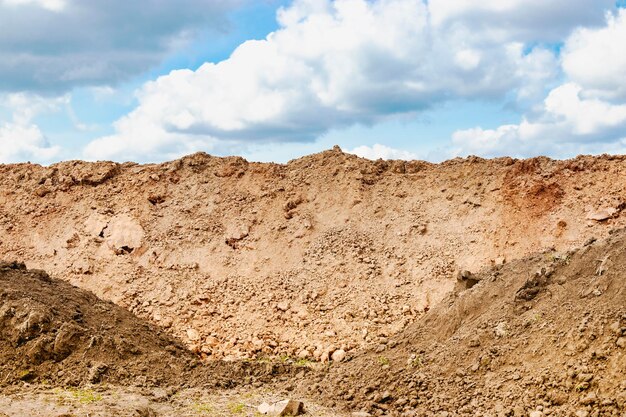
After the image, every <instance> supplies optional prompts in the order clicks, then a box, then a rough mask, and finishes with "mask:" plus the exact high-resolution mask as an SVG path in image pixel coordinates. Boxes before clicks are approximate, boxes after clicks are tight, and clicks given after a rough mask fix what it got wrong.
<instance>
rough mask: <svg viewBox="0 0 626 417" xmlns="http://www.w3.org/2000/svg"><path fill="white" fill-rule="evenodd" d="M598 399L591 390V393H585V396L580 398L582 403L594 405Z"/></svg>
mask: <svg viewBox="0 0 626 417" xmlns="http://www.w3.org/2000/svg"><path fill="white" fill-rule="evenodd" d="M596 401H598V397H597V396H596V394H595V393H593V392H590V393H589V394H587V395H585V396H584V397H582V398H581V399H580V403H581V404H582V405H592V404H594V403H595V402H596Z"/></svg>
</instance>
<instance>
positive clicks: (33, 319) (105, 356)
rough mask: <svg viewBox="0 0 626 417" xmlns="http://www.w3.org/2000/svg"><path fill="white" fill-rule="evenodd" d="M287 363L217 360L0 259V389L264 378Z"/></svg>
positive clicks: (55, 281)
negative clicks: (207, 360) (204, 357)
mask: <svg viewBox="0 0 626 417" xmlns="http://www.w3.org/2000/svg"><path fill="white" fill-rule="evenodd" d="M287 371H288V369H286V367H282V368H281V367H280V366H277V365H274V364H272V365H271V366H269V365H263V364H258V363H237V364H234V363H233V364H229V363H223V362H214V363H212V364H209V365H204V366H200V360H199V359H198V357H197V355H195V354H193V353H192V352H190V351H189V350H187V349H186V348H185V347H184V346H183V345H182V343H181V342H180V341H177V340H175V339H173V338H172V337H171V336H169V335H168V334H167V333H166V332H164V330H163V329H161V328H159V327H158V326H155V325H153V324H150V323H148V322H146V321H145V320H142V319H139V318H137V317H136V316H134V315H133V314H132V313H130V312H129V311H127V310H125V309H123V308H121V307H119V306H117V305H115V304H113V303H111V302H108V301H103V300H101V299H99V298H97V297H96V296H95V295H93V294H91V293H89V292H87V291H85V290H81V289H78V288H76V287H73V286H72V285H70V284H68V283H67V282H65V281H61V280H58V279H54V278H51V277H50V276H49V275H48V274H47V273H46V272H44V271H41V270H27V269H26V267H25V265H24V264H21V263H17V262H10V263H7V262H1V263H0V386H7V385H12V384H16V383H20V382H21V381H24V382H31V383H38V384H40V383H45V384H49V385H52V386H79V385H88V384H98V383H112V384H120V385H125V386H139V387H150V386H152V387H154V386H163V387H169V388H177V387H184V386H207V387H216V386H217V387H231V386H234V385H237V384H242V383H246V382H247V383H253V382H258V381H269V380H271V379H273V378H274V377H275V376H276V375H278V374H280V373H283V372H287Z"/></svg>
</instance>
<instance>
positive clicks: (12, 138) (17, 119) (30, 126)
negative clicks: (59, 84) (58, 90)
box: [0, 93, 69, 163]
mask: <svg viewBox="0 0 626 417" xmlns="http://www.w3.org/2000/svg"><path fill="white" fill-rule="evenodd" d="M68 104H69V96H67V95H65V96H62V97H55V98H43V97H39V96H34V95H30V94H24V93H18V94H9V95H6V96H4V97H2V98H1V99H0V107H2V108H4V109H7V110H9V112H11V119H10V120H8V121H5V122H0V163H10V162H21V161H27V160H31V161H38V162H49V161H51V160H52V159H53V158H55V157H57V156H58V155H59V154H60V152H61V149H60V147H58V146H53V145H51V144H50V143H49V141H48V140H47V138H46V137H45V135H44V134H43V133H42V131H41V129H40V128H39V127H38V126H37V125H36V124H35V123H34V122H33V119H34V118H35V117H36V116H37V115H39V114H42V113H49V112H55V111H58V110H59V109H61V108H63V107H65V106H67V105H68Z"/></svg>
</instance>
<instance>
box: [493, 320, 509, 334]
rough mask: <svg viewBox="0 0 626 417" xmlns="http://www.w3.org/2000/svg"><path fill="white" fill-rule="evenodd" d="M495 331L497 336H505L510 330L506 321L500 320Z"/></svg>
mask: <svg viewBox="0 0 626 417" xmlns="http://www.w3.org/2000/svg"><path fill="white" fill-rule="evenodd" d="M494 333H495V334H496V336H497V337H505V336H506V335H507V334H508V332H507V329H506V322H500V323H498V325H497V326H496V327H495V329H494Z"/></svg>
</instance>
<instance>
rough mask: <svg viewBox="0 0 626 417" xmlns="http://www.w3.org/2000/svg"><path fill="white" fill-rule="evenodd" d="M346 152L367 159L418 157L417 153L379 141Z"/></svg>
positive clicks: (408, 158)
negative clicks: (382, 143)
mask: <svg viewBox="0 0 626 417" xmlns="http://www.w3.org/2000/svg"><path fill="white" fill-rule="evenodd" d="M348 153H352V154H355V155H357V156H360V157H361V158H367V159H372V160H376V159H403V160H407V161H409V160H414V159H418V156H417V154H415V153H413V152H409V151H405V150H402V149H395V148H391V147H389V146H386V145H381V144H380V143H376V144H374V145H373V146H366V145H363V146H358V147H356V148H354V149H352V150H351V151H348Z"/></svg>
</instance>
